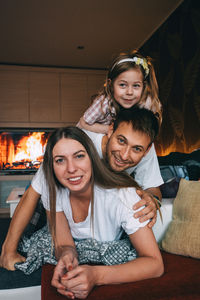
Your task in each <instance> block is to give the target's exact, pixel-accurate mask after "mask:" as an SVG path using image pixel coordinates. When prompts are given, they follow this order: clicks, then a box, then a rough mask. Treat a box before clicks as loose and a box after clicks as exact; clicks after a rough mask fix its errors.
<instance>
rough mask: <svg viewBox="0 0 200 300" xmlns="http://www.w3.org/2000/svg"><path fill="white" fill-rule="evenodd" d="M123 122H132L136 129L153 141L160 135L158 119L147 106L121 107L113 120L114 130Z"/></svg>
mask: <svg viewBox="0 0 200 300" xmlns="http://www.w3.org/2000/svg"><path fill="white" fill-rule="evenodd" d="M122 122H126V123H131V125H132V128H133V129H134V130H135V131H139V132H141V133H145V134H147V135H148V136H149V137H150V139H151V143H153V141H154V140H155V139H156V137H157V136H158V133H159V122H158V119H157V118H156V116H155V115H154V113H153V112H152V111H151V110H148V109H146V108H140V107H136V106H134V107H133V108H131V109H130V108H129V109H121V110H120V111H119V113H118V115H117V117H116V119H115V120H114V122H113V132H114V131H115V130H116V129H117V128H118V126H119V125H120V124H121V123H122Z"/></svg>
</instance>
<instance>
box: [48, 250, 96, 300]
mask: <svg viewBox="0 0 200 300" xmlns="http://www.w3.org/2000/svg"><path fill="white" fill-rule="evenodd" d="M51 284H52V285H53V286H54V287H56V288H57V291H58V292H59V293H60V294H62V295H64V296H67V297H68V298H70V299H74V298H79V299H85V298H86V297H87V296H88V294H89V292H90V291H91V289H92V288H93V287H94V285H95V266H88V265H81V266H79V265H78V260H77V257H75V256H74V253H73V251H70V249H68V251H65V252H64V253H63V254H62V255H61V257H60V259H59V261H58V264H57V266H56V267H55V270H54V274H53V278H52V281H51Z"/></svg>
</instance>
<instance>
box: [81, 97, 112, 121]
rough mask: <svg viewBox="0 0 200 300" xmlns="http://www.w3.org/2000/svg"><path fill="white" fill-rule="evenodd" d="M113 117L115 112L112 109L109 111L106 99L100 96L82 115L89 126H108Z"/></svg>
mask: <svg viewBox="0 0 200 300" xmlns="http://www.w3.org/2000/svg"><path fill="white" fill-rule="evenodd" d="M115 115H116V111H115V108H114V107H112V109H111V111H110V108H109V105H108V98H104V97H103V96H101V97H99V98H96V99H95V100H94V102H93V103H92V105H91V106H90V107H89V108H88V109H87V110H86V112H85V113H84V115H83V118H84V120H85V122H86V123H87V124H89V125H92V124H94V123H100V124H105V125H110V123H111V122H112V120H113V117H114V116H115Z"/></svg>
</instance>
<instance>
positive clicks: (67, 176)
mask: <svg viewBox="0 0 200 300" xmlns="http://www.w3.org/2000/svg"><path fill="white" fill-rule="evenodd" d="M53 168H54V172H55V176H56V177H57V179H58V181H59V182H60V183H61V184H62V185H63V186H64V187H66V188H68V189H69V190H70V191H71V193H73V192H75V193H77V192H78V193H80V192H81V193H82V192H85V191H87V190H88V188H89V187H91V176H92V165H91V160H90V158H89V156H88V153H87V151H86V149H85V148H84V147H83V145H82V144H81V143H79V142H78V141H76V140H73V139H70V138H62V139H61V140H59V141H58V142H57V143H56V145H55V146H54V148H53Z"/></svg>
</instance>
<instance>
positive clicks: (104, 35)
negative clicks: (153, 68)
mask: <svg viewBox="0 0 200 300" xmlns="http://www.w3.org/2000/svg"><path fill="white" fill-rule="evenodd" d="M181 2H182V0H123V1H122V0H100V1H99V0H74V1H69V0H0V41H1V47H0V64H19V65H33V66H34V65H36V66H56V67H79V68H106V67H107V66H108V64H109V62H110V60H111V58H112V55H115V54H118V53H119V52H120V51H125V50H131V49H134V48H139V47H140V46H142V44H143V43H144V42H145V41H146V40H147V39H148V38H149V37H150V36H151V35H152V33H153V32H154V31H155V30H156V29H157V28H158V27H159V26H160V25H161V24H162V23H163V22H164V21H165V20H166V19H167V17H168V16H169V15H170V14H171V13H172V12H173V11H174V10H175V9H176V7H177V6H179V5H180V4H181Z"/></svg>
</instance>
